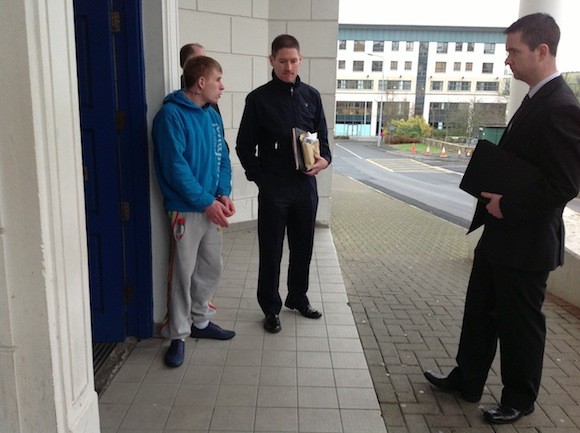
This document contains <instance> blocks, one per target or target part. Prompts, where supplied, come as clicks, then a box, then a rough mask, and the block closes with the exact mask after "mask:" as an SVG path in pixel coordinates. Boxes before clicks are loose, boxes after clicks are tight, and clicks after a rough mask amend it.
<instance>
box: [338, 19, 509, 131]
mask: <svg viewBox="0 0 580 433" xmlns="http://www.w3.org/2000/svg"><path fill="white" fill-rule="evenodd" d="M505 57H506V52H505V35H504V33H503V29H502V28H487V27H486V28H480V27H438V26H392V25H380V26H379V25H351V24H341V25H340V26H339V40H338V44H337V82H336V84H337V85H336V123H335V135H336V136H376V135H377V133H378V132H379V131H380V127H379V125H382V127H383V128H384V129H385V132H386V133H387V134H388V132H389V122H390V121H391V120H393V119H407V118H409V117H412V116H422V117H423V118H424V119H425V121H427V122H428V123H429V124H430V125H432V126H433V127H434V128H435V129H439V130H444V131H449V132H450V133H452V132H453V133H455V134H457V133H458V131H459V132H461V131H463V130H465V131H466V132H465V133H466V134H471V136H476V135H477V130H478V129H479V128H480V127H481V126H482V125H485V126H490V125H498V126H501V125H505V114H506V107H507V101H508V98H509V83H510V78H511V71H510V69H509V68H508V67H506V66H505V64H504V60H505ZM381 108H382V110H381ZM381 111H382V113H381ZM460 135H463V134H460Z"/></svg>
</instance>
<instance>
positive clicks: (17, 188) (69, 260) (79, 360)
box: [0, 0, 99, 433]
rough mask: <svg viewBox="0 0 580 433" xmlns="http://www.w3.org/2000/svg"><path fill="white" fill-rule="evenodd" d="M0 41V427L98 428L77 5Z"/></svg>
mask: <svg viewBox="0 0 580 433" xmlns="http://www.w3.org/2000/svg"><path fill="white" fill-rule="evenodd" d="M0 37H1V39H2V40H3V41H4V43H2V44H0V58H2V59H4V60H5V61H2V62H0V76H1V77H2V80H3V81H4V83H10V84H9V85H4V86H1V88H0V372H1V373H0V430H1V431H2V432H10V433H36V432H43V433H51V432H59V433H64V432H71V433H72V432H75V433H76V432H78V433H80V432H83V433H90V432H94V433H97V432H99V414H98V400H97V394H96V392H95V389H94V383H93V363H92V344H91V320H90V311H89V284H88V258H87V247H86V245H87V240H86V228H85V211H84V193H83V169H82V156H81V140H80V119H79V109H78V107H79V103H78V93H77V78H76V77H77V73H76V61H75V36H74V22H73V5H72V1H71V0H34V1H33V0H23V1H18V2H3V4H2V13H1V14H0Z"/></svg>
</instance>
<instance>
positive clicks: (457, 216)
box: [332, 140, 580, 227]
mask: <svg viewBox="0 0 580 433" xmlns="http://www.w3.org/2000/svg"><path fill="white" fill-rule="evenodd" d="M468 162H469V158H466V157H459V156H458V155H453V154H450V155H449V156H448V157H447V158H441V157H439V156H430V157H427V156H424V155H419V154H416V155H411V154H410V153H408V152H398V151H393V150H389V149H387V148H378V147H376V143H375V142H368V141H346V140H337V141H336V145H335V147H334V153H333V162H332V164H333V166H334V171H335V172H337V173H340V174H343V175H345V176H349V177H351V178H353V179H356V180H358V181H360V182H362V183H364V184H366V185H369V186H371V187H373V188H375V189H377V190H380V191H382V192H384V193H385V194H387V195H389V196H391V197H394V198H397V199H399V200H401V201H403V202H405V203H409V204H412V205H414V206H416V207H418V208H421V209H423V210H426V211H428V212H431V213H432V214H434V215H437V216H440V217H441V218H444V219H446V220H448V221H451V222H453V223H455V224H457V225H459V226H462V227H468V226H469V222H470V221H471V217H472V216H473V211H474V209H475V199H474V198H472V197H471V196H470V195H468V194H467V193H465V192H463V191H462V190H460V189H459V182H460V181H461V177H462V176H463V173H464V171H465V168H466V167H467V163H468ZM568 208H570V209H572V210H573V211H575V212H577V213H580V198H576V199H574V200H572V201H571V202H570V203H569V204H568Z"/></svg>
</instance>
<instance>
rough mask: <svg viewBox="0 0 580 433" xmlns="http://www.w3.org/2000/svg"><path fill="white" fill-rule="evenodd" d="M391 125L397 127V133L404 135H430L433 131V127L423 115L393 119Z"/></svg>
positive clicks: (414, 136) (415, 136) (417, 136)
mask: <svg viewBox="0 0 580 433" xmlns="http://www.w3.org/2000/svg"><path fill="white" fill-rule="evenodd" d="M390 125H391V126H394V127H395V135H397V136H403V137H412V138H420V137H430V136H431V134H432V132H433V128H431V127H430V126H429V125H428V124H427V122H425V119H423V117H421V116H415V117H411V118H410V119H408V120H405V119H401V120H393V121H391V123H390Z"/></svg>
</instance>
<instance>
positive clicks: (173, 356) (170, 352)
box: [165, 339, 185, 368]
mask: <svg viewBox="0 0 580 433" xmlns="http://www.w3.org/2000/svg"><path fill="white" fill-rule="evenodd" d="M184 357H185V342H184V341H183V340H179V339H178V340H171V345H170V346H169V349H167V352H165V364H166V365H167V366H168V367H174V368H175V367H179V366H180V365H181V364H183V358H184Z"/></svg>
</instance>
